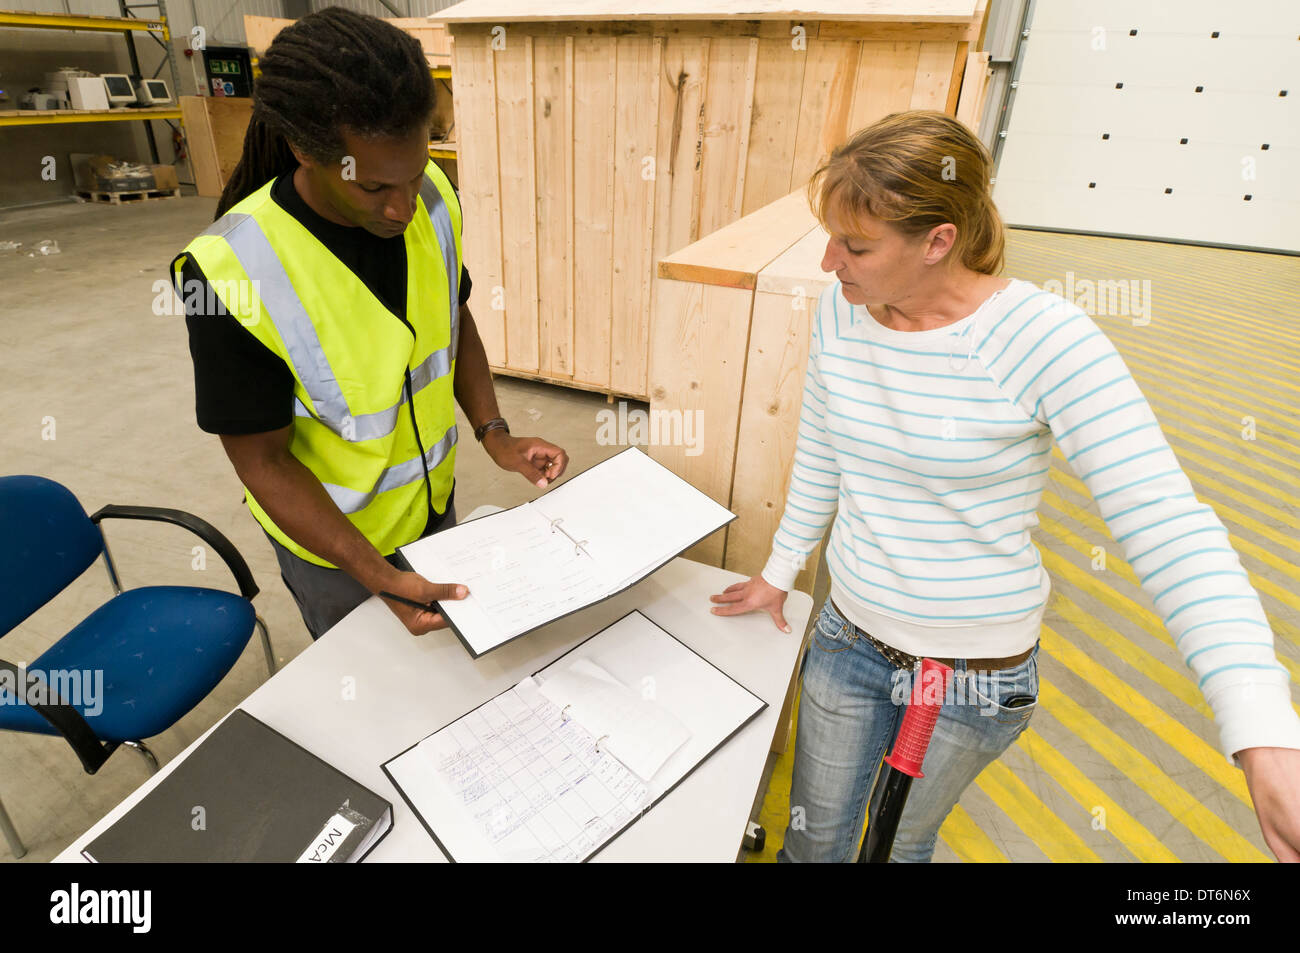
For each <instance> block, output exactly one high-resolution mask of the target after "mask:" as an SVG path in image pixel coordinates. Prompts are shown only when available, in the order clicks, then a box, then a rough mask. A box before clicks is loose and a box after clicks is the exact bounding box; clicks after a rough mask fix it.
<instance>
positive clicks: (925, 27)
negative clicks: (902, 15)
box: [817, 21, 970, 43]
mask: <svg viewBox="0 0 1300 953" xmlns="http://www.w3.org/2000/svg"><path fill="white" fill-rule="evenodd" d="M969 32H970V27H969V26H964V25H957V24H950V23H849V22H844V21H826V22H824V23H822V24H821V25H820V27H819V30H818V34H817V35H818V36H819V37H820V38H821V39H823V40H870V41H873V42H876V43H880V42H886V41H889V42H895V43H920V42H921V41H922V40H940V41H943V42H948V43H957V42H958V41H960V40H963V39H965V38H966V35H967V34H968V33H969Z"/></svg>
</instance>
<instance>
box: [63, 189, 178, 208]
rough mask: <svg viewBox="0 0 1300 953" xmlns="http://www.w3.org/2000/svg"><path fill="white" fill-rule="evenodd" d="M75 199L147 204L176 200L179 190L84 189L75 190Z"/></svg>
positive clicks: (118, 203)
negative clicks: (153, 201) (156, 200)
mask: <svg viewBox="0 0 1300 953" xmlns="http://www.w3.org/2000/svg"><path fill="white" fill-rule="evenodd" d="M77 197H78V198H81V199H84V200H85V201H87V202H106V203H108V204H109V205H123V204H126V203H128V202H147V201H149V200H150V199H178V198H180V197H181V190H180V189H141V190H139V191H134V192H96V191H87V190H85V189H78V190H77Z"/></svg>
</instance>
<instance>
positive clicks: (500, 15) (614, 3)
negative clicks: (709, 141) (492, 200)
mask: <svg viewBox="0 0 1300 953" xmlns="http://www.w3.org/2000/svg"><path fill="white" fill-rule="evenodd" d="M975 8H976V2H975V0H815V2H808V3H807V4H800V3H799V2H798V0H712V2H711V3H709V4H701V3H700V2H699V0H558V2H553V3H548V4H545V5H544V6H540V7H539V6H538V4H537V3H536V0H463V2H461V3H458V4H456V5H454V6H450V7H447V8H446V9H444V10H440V11H438V12H437V13H435V14H433V19H434V20H436V21H439V22H444V23H486V22H492V23H508V22H516V21H528V20H565V19H575V20H644V19H664V18H672V19H687V20H688V19H726V18H732V17H738V18H743V19H750V20H772V19H778V20H799V19H804V18H807V19H811V20H850V21H852V20H873V21H881V22H911V21H916V22H921V23H959V24H963V25H965V24H967V23H969V21H970V19H971V17H972V16H973V15H974V13H975Z"/></svg>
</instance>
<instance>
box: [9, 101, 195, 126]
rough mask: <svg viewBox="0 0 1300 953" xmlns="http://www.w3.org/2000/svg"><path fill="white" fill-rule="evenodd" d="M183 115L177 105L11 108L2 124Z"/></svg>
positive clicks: (23, 124) (122, 120) (161, 117)
mask: <svg viewBox="0 0 1300 953" xmlns="http://www.w3.org/2000/svg"><path fill="white" fill-rule="evenodd" d="M180 118H181V111H180V109H178V108H176V107H174V106H156V107H154V108H152V109H148V108H146V109H95V110H90V109H9V110H5V111H3V112H0V126H47V125H57V124H61V123H72V122H131V121H132V120H136V121H139V120H144V119H177V120H179V119H180Z"/></svg>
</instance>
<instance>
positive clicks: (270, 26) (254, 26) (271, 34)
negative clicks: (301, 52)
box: [244, 13, 294, 56]
mask: <svg viewBox="0 0 1300 953" xmlns="http://www.w3.org/2000/svg"><path fill="white" fill-rule="evenodd" d="M293 22H294V20H292V19H288V18H285V17H258V16H253V15H252V14H249V13H245V14H244V42H245V43H247V44H248V49H249V50H250V51H251V52H252V54H253V55H254V56H258V55H260V54H262V53H265V52H266V48H267V47H268V46H270V45H271V41H272V40H274V39H275V38H276V36H278V35H279V33H280V31H281V30H283V29H284V28H285V27H287V26H288V25H289V24H290V23H293Z"/></svg>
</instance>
